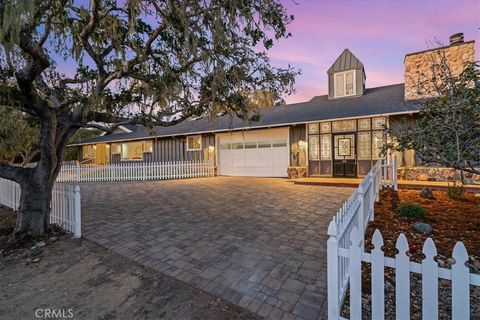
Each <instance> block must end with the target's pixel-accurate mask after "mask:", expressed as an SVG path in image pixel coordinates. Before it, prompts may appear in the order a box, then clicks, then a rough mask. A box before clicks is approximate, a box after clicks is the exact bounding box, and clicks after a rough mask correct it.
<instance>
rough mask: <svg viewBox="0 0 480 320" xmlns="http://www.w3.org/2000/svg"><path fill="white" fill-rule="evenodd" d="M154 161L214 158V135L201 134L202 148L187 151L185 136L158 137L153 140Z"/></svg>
mask: <svg viewBox="0 0 480 320" xmlns="http://www.w3.org/2000/svg"><path fill="white" fill-rule="evenodd" d="M153 158H154V160H153V161H155V162H167V161H198V160H215V135H214V134H203V135H202V150H198V151H187V138H186V137H178V138H177V137H172V138H158V139H156V141H155V140H154V142H153Z"/></svg>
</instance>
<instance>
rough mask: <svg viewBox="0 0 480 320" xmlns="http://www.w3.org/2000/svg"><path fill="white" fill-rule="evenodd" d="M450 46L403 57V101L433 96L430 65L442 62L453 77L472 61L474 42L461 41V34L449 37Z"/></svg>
mask: <svg viewBox="0 0 480 320" xmlns="http://www.w3.org/2000/svg"><path fill="white" fill-rule="evenodd" d="M449 40H450V45H449V46H445V47H439V48H434V49H429V50H425V51H420V52H414V53H409V54H407V55H405V60H404V66H405V100H407V101H408V100H417V99H423V98H431V97H433V96H435V92H434V91H435V90H434V89H433V81H432V78H433V72H432V65H433V64H438V63H439V62H441V61H442V60H443V61H444V62H445V63H446V64H447V65H448V67H449V69H450V71H451V72H452V74H453V75H459V74H460V73H462V71H463V67H464V65H465V63H466V62H473V61H474V45H475V41H473V40H472V41H467V42H464V41H463V33H456V34H454V35H452V36H450V39H449Z"/></svg>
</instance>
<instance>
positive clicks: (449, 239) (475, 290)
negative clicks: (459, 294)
mask: <svg viewBox="0 0 480 320" xmlns="http://www.w3.org/2000/svg"><path fill="white" fill-rule="evenodd" d="M433 194H434V196H435V198H436V199H435V200H429V199H424V198H422V197H420V196H419V191H418V190H399V191H398V192H394V191H392V190H382V192H381V195H380V199H381V201H380V202H378V203H376V204H375V219H374V221H372V222H371V223H370V224H369V226H368V228H367V230H366V233H365V251H366V252H370V251H371V250H372V249H373V245H372V243H371V240H372V236H373V233H374V232H375V230H376V229H379V230H380V232H381V234H382V237H383V241H384V247H383V251H384V253H385V256H388V257H395V254H396V253H397V251H396V248H395V243H396V241H397V238H398V236H399V235H400V233H403V234H405V236H406V237H407V240H408V243H409V246H410V252H408V255H409V256H410V260H411V261H415V262H419V263H421V261H422V259H423V254H422V248H423V244H424V243H425V240H426V239H427V238H429V237H430V238H432V239H433V241H434V243H435V246H436V248H437V252H438V255H437V257H436V260H437V261H438V262H439V265H440V266H442V267H445V268H450V267H451V263H452V260H449V258H450V257H451V255H452V251H453V247H454V246H455V244H456V242H457V241H461V242H463V244H464V245H465V247H466V249H467V251H468V254H469V258H470V259H469V261H468V263H469V264H470V265H473V266H476V267H477V268H480V236H479V232H480V198H479V197H475V195H474V194H472V193H466V194H465V196H464V198H463V199H451V198H449V197H448V196H447V194H446V192H445V191H434V193H433ZM404 202H414V203H417V204H420V205H422V206H423V207H425V208H426V210H427V213H426V214H425V216H424V217H423V218H407V217H402V216H400V215H399V214H397V213H396V212H395V209H396V208H397V207H398V205H399V204H401V203H404ZM415 222H424V223H427V224H429V225H430V226H431V227H432V229H433V231H432V232H431V233H428V234H425V233H418V232H417V231H415V229H414V228H413V227H412V224H413V223H415ZM471 272H475V273H477V272H478V269H477V270H471ZM362 278H363V281H362V291H363V292H362V301H363V306H362V309H363V318H364V319H370V318H371V307H370V305H371V296H370V288H371V282H370V279H371V273H370V265H369V264H366V263H363V264H362ZM421 281H422V280H421V275H416V274H413V273H411V318H412V319H420V318H421V310H422V308H421V304H422V298H421V296H422V285H421ZM470 288H471V290H470V304H471V313H470V315H471V317H472V318H475V319H477V318H480V288H479V287H474V286H471V287H470ZM348 295H349V293H348V292H347V296H346V299H345V301H344V306H343V310H342V315H343V316H345V317H348V315H349V310H348V309H349V297H348ZM439 316H440V319H451V282H450V281H447V280H440V281H439ZM385 318H386V319H395V270H394V269H391V268H386V269H385Z"/></svg>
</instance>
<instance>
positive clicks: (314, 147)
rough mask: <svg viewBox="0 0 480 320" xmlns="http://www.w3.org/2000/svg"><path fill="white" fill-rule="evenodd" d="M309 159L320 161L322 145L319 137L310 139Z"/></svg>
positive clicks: (314, 136)
mask: <svg viewBox="0 0 480 320" xmlns="http://www.w3.org/2000/svg"><path fill="white" fill-rule="evenodd" d="M308 159H309V160H319V159H320V145H319V138H318V135H312V136H309V137H308Z"/></svg>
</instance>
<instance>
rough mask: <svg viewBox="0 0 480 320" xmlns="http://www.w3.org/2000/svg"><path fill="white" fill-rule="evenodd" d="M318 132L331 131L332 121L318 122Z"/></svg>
mask: <svg viewBox="0 0 480 320" xmlns="http://www.w3.org/2000/svg"><path fill="white" fill-rule="evenodd" d="M320 132H321V133H330V132H332V123H331V122H322V123H320Z"/></svg>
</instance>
